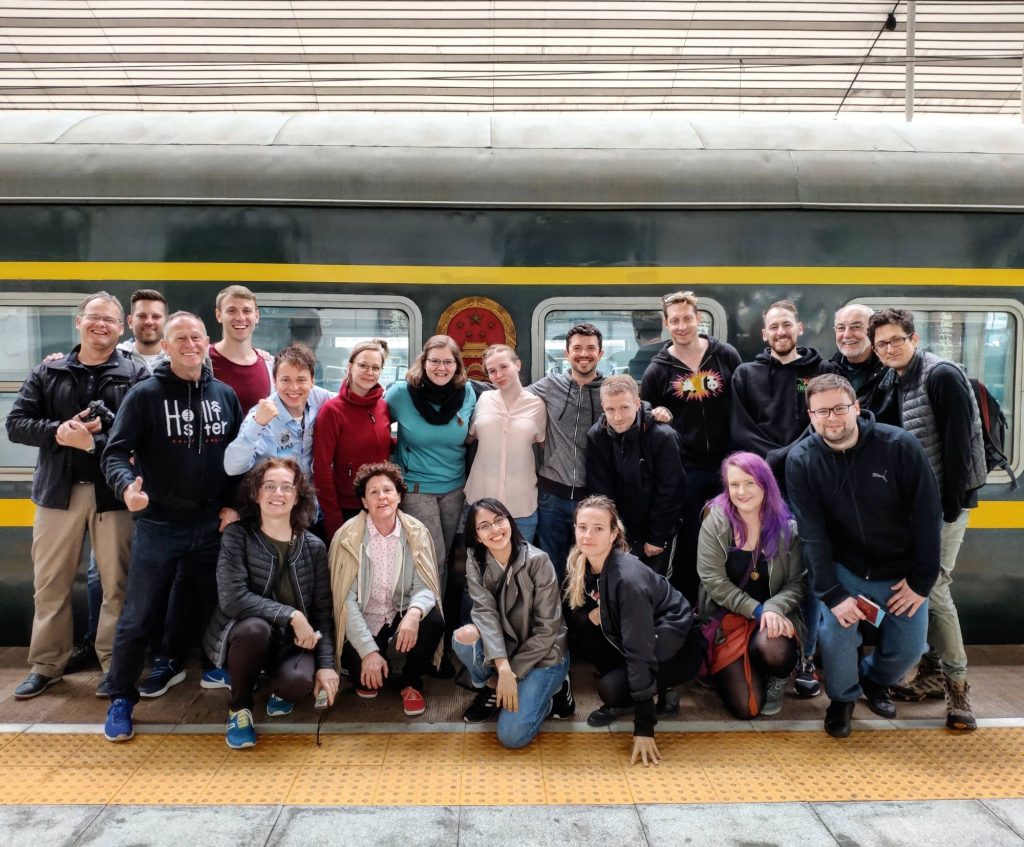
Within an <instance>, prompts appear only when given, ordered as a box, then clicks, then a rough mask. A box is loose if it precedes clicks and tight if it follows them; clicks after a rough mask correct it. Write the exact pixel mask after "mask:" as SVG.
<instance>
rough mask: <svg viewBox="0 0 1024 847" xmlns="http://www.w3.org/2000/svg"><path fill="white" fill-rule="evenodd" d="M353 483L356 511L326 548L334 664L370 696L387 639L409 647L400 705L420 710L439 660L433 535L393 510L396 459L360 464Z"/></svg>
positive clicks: (376, 688)
mask: <svg viewBox="0 0 1024 847" xmlns="http://www.w3.org/2000/svg"><path fill="white" fill-rule="evenodd" d="M354 483H355V493H356V496H357V497H359V499H360V500H361V501H362V503H363V511H362V512H360V513H359V514H358V515H357V516H356V517H354V518H352V519H351V520H349V521H347V522H346V523H345V525H344V526H342V528H341V529H339V530H338V532H337V534H336V535H335V536H334V540H333V541H332V542H331V552H330V561H331V587H332V589H333V594H334V620H335V621H336V622H337V625H338V650H339V654H340V663H341V664H342V666H344V667H345V669H346V670H347V671H348V674H349V679H351V680H352V682H353V683H354V684H355V686H356V693H357V694H358V695H359V696H360V697H362V698H364V699H367V700H372V699H373V698H374V697H376V696H377V694H378V693H379V692H380V689H381V688H383V687H384V680H385V679H387V678H388V677H389V676H390V674H391V666H390V665H389V663H388V660H387V659H386V658H385V656H386V654H387V651H388V645H389V644H391V642H392V641H393V642H394V646H395V649H396V650H397V651H398V652H399V653H407V654H408V656H407V658H406V660H405V667H404V668H403V669H402V675H401V677H400V678H399V679H398V680H397V683H398V685H397V687H398V689H399V691H400V692H401V695H402V707H403V709H404V710H405V713H406V714H407V715H409V716H415V715H422V714H423V712H424V710H425V709H426V706H425V702H424V699H423V674H424V673H425V672H426V670H427V668H428V667H429V665H430V664H431V662H432V663H433V665H434V667H437V665H438V664H439V663H440V661H441V636H442V635H443V634H444V618H442V617H441V611H440V608H441V603H440V587H439V584H438V577H437V563H436V562H435V561H434V542H433V540H432V539H431V537H430V533H429V532H428V531H427V528H426V527H425V526H424V525H423V524H422V523H420V522H419V521H418V520H416V518H414V517H412V516H411V515H407V514H405V513H404V512H401V511H399V508H398V507H399V505H400V504H401V502H402V498H403V497H404V496H405V494H406V490H407V489H406V487H405V480H404V479H403V478H402V471H401V468H399V467H398V466H397V465H393V464H391V463H390V462H377V463H375V464H370V465H363V466H362V467H360V468H359V470H358V471H356V475H355V480H354Z"/></svg>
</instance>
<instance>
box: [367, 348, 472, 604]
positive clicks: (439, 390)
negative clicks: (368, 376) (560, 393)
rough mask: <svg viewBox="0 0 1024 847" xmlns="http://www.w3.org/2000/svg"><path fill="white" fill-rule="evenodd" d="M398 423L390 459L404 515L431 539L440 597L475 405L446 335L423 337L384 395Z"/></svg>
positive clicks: (458, 513)
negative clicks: (398, 477) (399, 471)
mask: <svg viewBox="0 0 1024 847" xmlns="http://www.w3.org/2000/svg"><path fill="white" fill-rule="evenodd" d="M384 400H385V401H386V402H387V404H388V410H389V411H390V413H391V420H392V421H397V423H398V446H397V448H396V450H395V461H396V462H397V463H398V464H399V465H401V466H402V468H403V469H404V470H405V482H406V484H407V485H408V486H409V493H408V494H407V495H406V496H405V499H404V500H403V502H402V508H403V509H404V511H405V512H406V513H407V514H410V515H412V516H413V517H414V518H416V519H418V520H419V521H421V522H422V523H423V524H424V525H425V526H426V527H427V529H428V530H430V536H431V538H433V540H434V552H435V553H436V554H437V570H438V575H439V576H440V578H441V596H442V597H443V596H444V590H445V587H446V585H447V582H448V579H447V577H448V565H447V562H448V551H449V549H450V548H451V545H452V541H453V540H454V538H455V532H456V530H457V529H458V526H459V518H460V517H461V515H462V507H463V504H464V502H465V495H464V494H463V491H462V489H463V486H464V485H465V484H466V438H467V436H468V435H469V419H470V417H471V416H472V414H473V406H475V405H476V392H474V391H473V387H472V386H471V385H469V384H468V379H467V377H466V368H465V366H464V365H463V364H462V354H461V352H460V351H459V345H458V344H456V343H455V341H453V340H452V339H451V338H449V337H448V336H447V335H435V336H433V337H431V338H429V339H427V343H426V344H424V345H423V352H421V353H420V354H419V356H417V357H416V361H415V362H413V363H412V365H410V367H409V370H408V372H407V373H406V375H405V382H396V383H394V384H393V385H392V386H391V387H390V388H388V390H387V393H386V394H385V395H384Z"/></svg>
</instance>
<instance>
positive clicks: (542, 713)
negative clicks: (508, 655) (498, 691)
mask: <svg viewBox="0 0 1024 847" xmlns="http://www.w3.org/2000/svg"><path fill="white" fill-rule="evenodd" d="M452 649H453V650H454V651H455V655H456V656H458V657H459V661H460V662H462V664H464V665H465V666H466V669H467V670H468V671H469V678H470V679H471V680H472V681H473V686H474V687H475V688H483V687H484V686H485V685H486V684H487V680H488V679H490V678H491V677H492V676H494V674H495V670H494V665H492V664H484V645H483V641H482V640H481V639H479V638H478V639H477V640H476V641H475V642H473V643H472V644H463V643H462V642H461V641H459V640H458V639H457V638H455V637H454V636H452ZM568 673H569V655H568V654H566V655H565V658H563V659H562V661H561V662H559V663H558V664H557V665H552V666H551V667H550V668H534V669H533V670H531V671H530V672H529V673H528V674H527V675H526V676H524V677H523V678H522V679H521V680H519V686H518V694H519V711H518V712H510V711H509V710H508V709H505V708H503V709H502V710H501V712H500V713H499V714H498V741H500V742H501V744H502V746H503V747H511V748H513V749H514V748H517V747H525V746H526V745H527V744H529V743H530V742H531V741H533V739H534V738H536V737H537V733H538V732H540V725H541V724H542V723H544V719H545V718H546V717H547V716H548V712H549V711H550V710H551V698H552V697H554V696H555V694H556V693H557V692H558V689H559V688H561V687H562V683H563V682H564V681H565V678H566V676H567V675H568Z"/></svg>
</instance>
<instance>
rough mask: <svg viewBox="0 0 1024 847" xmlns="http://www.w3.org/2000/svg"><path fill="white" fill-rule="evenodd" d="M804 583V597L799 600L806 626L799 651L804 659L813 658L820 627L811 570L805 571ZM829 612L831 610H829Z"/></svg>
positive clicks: (817, 603)
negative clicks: (805, 634) (805, 633)
mask: <svg viewBox="0 0 1024 847" xmlns="http://www.w3.org/2000/svg"><path fill="white" fill-rule="evenodd" d="M806 583H807V584H806V585H805V586H804V591H805V592H806V593H805V594H804V599H803V600H801V601H800V613H801V614H802V615H803V616H804V624H806V626H807V637H806V638H804V643H803V644H802V645H801V646H800V653H801V654H802V655H803V658H804V659H807V660H810V659H813V658H814V652H815V650H817V649H818V629H819V628H820V627H821V601H820V600H819V599H818V598H817V597H816V596H815V594H814V582H813V580H812V578H811V572H810V571H807V579H806ZM829 614H831V612H829Z"/></svg>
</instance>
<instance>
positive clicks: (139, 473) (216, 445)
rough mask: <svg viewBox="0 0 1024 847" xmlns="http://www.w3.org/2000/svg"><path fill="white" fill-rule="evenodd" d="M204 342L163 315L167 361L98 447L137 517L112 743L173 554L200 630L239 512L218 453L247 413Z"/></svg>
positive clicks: (122, 736)
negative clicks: (223, 540)
mask: <svg viewBox="0 0 1024 847" xmlns="http://www.w3.org/2000/svg"><path fill="white" fill-rule="evenodd" d="M209 344H210V340H209V338H208V337H207V335H206V327H205V326H204V325H203V322H202V321H201V320H200V319H199V318H198V317H196V316H195V315H193V314H190V313H188V312H176V313H175V314H173V315H171V316H170V317H169V318H168V319H167V322H166V324H165V328H164V339H163V341H162V342H161V345H162V347H163V349H164V351H165V352H166V353H167V355H168V361H166V362H162V363H160V364H159V365H157V366H156V368H154V370H153V378H152V379H149V380H146V381H145V382H143V383H141V384H140V385H139V386H138V387H137V389H135V390H132V391H131V392H129V393H128V395H127V396H126V397H125V399H124V403H123V404H122V406H121V413H120V414H119V415H118V417H117V419H116V421H115V423H114V428H113V429H112V430H111V433H110V437H109V439H108V441H107V447H106V449H105V450H104V452H103V473H104V475H105V476H106V479H107V483H108V484H109V485H110V487H111V488H112V489H113V490H114V492H115V493H116V494H117V495H118V496H119V497H121V498H122V499H123V500H124V503H125V505H126V506H127V507H128V510H129V511H130V512H132V513H133V516H134V517H135V533H134V537H133V539H132V564H131V570H130V571H129V574H128V591H127V597H126V599H125V605H124V611H123V612H122V614H121V619H120V621H119V622H118V625H117V634H116V636H115V638H114V655H113V658H112V659H111V664H110V673H109V675H108V682H109V688H110V699H111V705H110V709H109V711H108V712H107V723H106V727H105V729H104V734H105V735H106V738H107V740H108V741H127V740H129V739H130V738H132V737H133V735H134V729H133V725H132V709H133V708H134V705H135V703H137V702H138V698H139V692H138V690H137V689H136V687H135V681H136V679H138V676H139V673H140V672H141V671H142V666H143V663H144V660H145V652H146V644H147V642H148V640H149V635H150V632H151V630H152V628H153V625H154V624H155V623H156V621H157V620H158V619H159V616H160V614H161V612H162V609H163V606H162V603H163V600H164V598H165V597H166V596H167V592H168V590H169V589H170V585H171V581H172V580H173V579H174V574H175V570H176V567H177V563H178V562H179V560H182V561H184V562H185V566H186V568H187V569H188V570H189V571H191V575H192V577H193V582H194V583H195V584H196V585H198V586H201V588H200V591H199V594H200V596H197V597H195V598H193V600H194V602H195V603H197V604H198V605H199V606H200V607H201V611H202V614H201V615H200V617H201V618H202V620H201V624H202V626H203V628H204V629H205V627H206V623H207V622H208V619H209V617H210V614H211V613H212V611H213V609H214V608H215V606H216V603H217V579H216V568H217V555H218V552H219V550H220V532H221V531H223V529H224V527H225V526H227V524H228V523H230V522H231V521H233V520H237V518H238V515H237V513H236V512H235V511H234V508H233V505H234V498H235V487H236V480H235V479H233V478H231V477H229V476H228V475H227V474H226V473H225V472H224V450H225V448H226V447H227V445H228V444H230V443H231V442H232V441H233V440H234V439H235V437H236V436H237V435H238V429H239V427H240V425H241V422H242V417H243V412H242V408H241V406H240V405H239V403H238V398H237V397H236V396H235V392H234V391H232V390H231V388H230V387H228V386H227V385H225V384H224V383H222V382H219V381H218V380H216V379H214V378H213V375H212V373H211V372H210V369H209V368H208V367H206V366H204V364H203V360H204V359H205V357H206V354H207V350H208V348H209ZM185 649H187V645H186V648H185Z"/></svg>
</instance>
